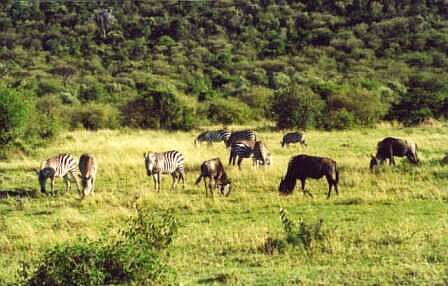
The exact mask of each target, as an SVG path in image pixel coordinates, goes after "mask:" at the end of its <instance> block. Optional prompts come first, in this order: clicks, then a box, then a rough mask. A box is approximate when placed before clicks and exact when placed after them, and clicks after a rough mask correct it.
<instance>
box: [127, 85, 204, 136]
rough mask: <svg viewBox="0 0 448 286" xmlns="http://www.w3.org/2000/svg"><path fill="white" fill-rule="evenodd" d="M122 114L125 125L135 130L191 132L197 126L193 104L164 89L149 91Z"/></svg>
mask: <svg viewBox="0 0 448 286" xmlns="http://www.w3.org/2000/svg"><path fill="white" fill-rule="evenodd" d="M122 113H123V117H124V123H125V125H127V126H130V127H135V128H156V129H157V128H163V129H169V130H179V129H181V130H190V129H192V128H194V127H195V126H196V120H195V109H194V106H193V104H192V103H191V102H189V100H187V99H185V98H183V97H182V96H181V95H179V94H177V93H176V92H174V91H172V90H168V89H165V88H162V87H155V88H153V89H149V90H147V91H145V93H144V94H143V95H141V96H138V97H136V98H134V99H132V100H131V101H129V102H128V103H127V104H126V105H125V106H124V107H123V109H122Z"/></svg>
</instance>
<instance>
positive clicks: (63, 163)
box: [35, 154, 80, 193]
mask: <svg viewBox="0 0 448 286" xmlns="http://www.w3.org/2000/svg"><path fill="white" fill-rule="evenodd" d="M77 167H78V166H77V164H76V159H75V158H74V157H73V156H72V155H70V154H59V155H57V156H54V157H51V158H49V159H48V160H46V161H43V162H42V164H41V166H40V169H39V170H35V171H36V174H37V176H38V179H39V184H40V191H41V192H42V193H46V190H45V185H46V182H47V179H48V178H50V180H51V192H52V193H53V192H54V181H55V179H56V177H63V178H64V182H65V185H66V188H65V191H66V192H67V191H68V190H70V187H71V186H70V179H69V177H68V175H69V174H70V175H71V176H72V177H73V179H74V180H75V182H76V186H77V187H78V191H80V188H79V182H78V178H77V175H78V170H77Z"/></svg>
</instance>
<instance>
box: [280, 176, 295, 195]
mask: <svg viewBox="0 0 448 286" xmlns="http://www.w3.org/2000/svg"><path fill="white" fill-rule="evenodd" d="M295 186H296V180H295V179H294V180H288V179H285V178H281V180H280V185H279V186H278V191H279V192H280V194H281V195H284V196H287V195H289V194H291V193H292V191H293V190H294V187H295Z"/></svg>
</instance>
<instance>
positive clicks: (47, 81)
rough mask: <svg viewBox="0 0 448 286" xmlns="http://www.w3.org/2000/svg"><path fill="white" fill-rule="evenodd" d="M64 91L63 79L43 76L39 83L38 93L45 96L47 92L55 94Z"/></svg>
mask: <svg viewBox="0 0 448 286" xmlns="http://www.w3.org/2000/svg"><path fill="white" fill-rule="evenodd" d="M63 91H64V84H63V83H62V81H59V80H56V79H54V78H42V79H40V80H39V81H38V84H37V95H38V96H44V95H47V94H55V93H60V92H63Z"/></svg>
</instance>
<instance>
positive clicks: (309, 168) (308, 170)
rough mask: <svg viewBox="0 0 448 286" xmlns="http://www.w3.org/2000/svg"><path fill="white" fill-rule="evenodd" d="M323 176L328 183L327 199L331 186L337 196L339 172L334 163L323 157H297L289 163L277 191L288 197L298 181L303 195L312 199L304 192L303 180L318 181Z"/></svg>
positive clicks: (307, 192)
mask: <svg viewBox="0 0 448 286" xmlns="http://www.w3.org/2000/svg"><path fill="white" fill-rule="evenodd" d="M323 176H325V178H326V179H327V182H328V195H327V199H328V198H330V195H331V189H332V187H333V186H334V189H335V191H336V194H338V195H339V191H338V182H339V171H338V169H337V166H336V161H334V160H332V159H330V158H324V157H316V156H308V155H297V156H294V157H293V158H291V160H290V161H289V164H288V170H287V172H286V176H285V177H284V178H282V179H281V181H280V186H279V188H278V189H279V192H280V193H281V194H283V195H288V194H290V193H292V192H293V190H294V188H295V186H296V182H297V179H299V180H300V181H301V183H302V191H303V193H304V194H308V195H309V196H311V197H313V195H312V194H311V193H310V192H309V191H306V190H305V180H306V179H307V178H313V179H320V178H322V177H323Z"/></svg>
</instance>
